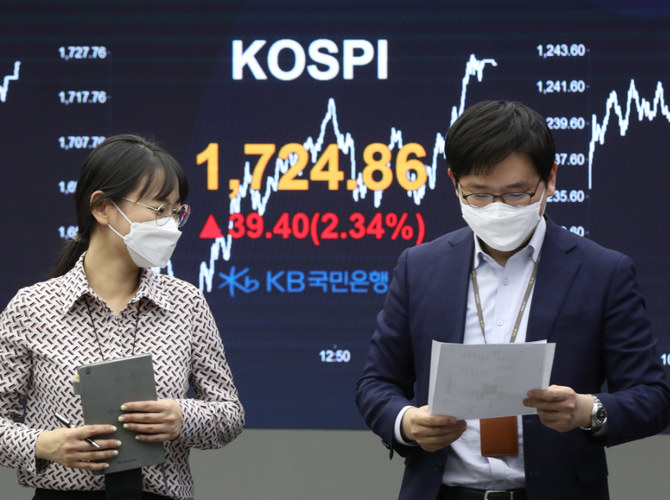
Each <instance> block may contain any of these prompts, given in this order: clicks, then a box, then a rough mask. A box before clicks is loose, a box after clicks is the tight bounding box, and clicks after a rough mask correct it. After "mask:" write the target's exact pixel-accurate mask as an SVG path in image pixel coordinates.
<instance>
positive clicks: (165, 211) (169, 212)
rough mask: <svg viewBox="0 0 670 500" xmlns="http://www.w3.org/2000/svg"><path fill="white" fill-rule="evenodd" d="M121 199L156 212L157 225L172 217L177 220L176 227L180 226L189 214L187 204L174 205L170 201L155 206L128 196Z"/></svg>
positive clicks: (189, 208)
mask: <svg viewBox="0 0 670 500" xmlns="http://www.w3.org/2000/svg"><path fill="white" fill-rule="evenodd" d="M121 199H122V200H126V201H129V202H131V203H135V204H136V205H140V206H141V207H144V208H148V209H149V210H153V211H154V212H155V213H156V224H158V225H159V226H163V225H165V224H166V223H167V221H168V218H169V217H172V218H173V219H174V220H175V221H176V222H177V227H182V226H183V225H184V224H186V221H187V220H188V216H189V215H191V206H190V205H187V204H183V205H180V206H175V205H173V204H172V203H163V204H162V205H161V206H160V207H158V208H156V207H152V206H149V205H145V204H144V203H140V202H139V201H136V200H130V199H128V198H121Z"/></svg>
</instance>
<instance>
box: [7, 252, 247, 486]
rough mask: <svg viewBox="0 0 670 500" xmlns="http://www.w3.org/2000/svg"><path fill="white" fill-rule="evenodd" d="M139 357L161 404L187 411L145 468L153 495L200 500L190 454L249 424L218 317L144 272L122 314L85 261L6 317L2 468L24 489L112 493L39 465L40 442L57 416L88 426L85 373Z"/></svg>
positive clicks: (174, 285) (195, 293)
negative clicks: (150, 367) (81, 378)
mask: <svg viewBox="0 0 670 500" xmlns="http://www.w3.org/2000/svg"><path fill="white" fill-rule="evenodd" d="M138 315H139V316H138ZM133 353H134V354H144V353H151V354H152V358H153V364H154V375H155V379H156V391H157V395H158V399H163V398H170V399H175V400H177V401H178V402H179V404H180V405H181V407H182V410H183V414H184V423H183V428H182V430H181V434H180V435H179V437H178V438H176V439H175V440H173V441H169V442H166V443H164V445H165V455H166V461H165V462H164V463H163V464H159V465H153V466H149V467H145V468H144V469H143V481H144V485H143V487H144V490H145V491H150V492H153V493H157V494H159V495H166V496H169V497H173V498H176V499H190V498H193V495H194V493H193V479H192V476H191V472H190V468H189V464H188V454H189V448H190V447H196V448H200V449H211V448H220V447H222V446H224V445H225V444H226V443H228V442H230V441H232V440H233V439H235V437H237V436H238V435H239V434H240V432H242V429H243V427H244V409H243V408H242V405H241V404H240V401H239V399H238V395H237V389H236V388H235V385H234V383H233V377H232V375H231V372H230V368H229V367H228V363H227V362H226V358H225V354H224V349H223V344H222V342H221V337H220V336H219V332H218V330H217V328H216V324H215V323H214V318H213V317H212V313H211V311H210V309H209V307H208V306H207V303H206V301H205V298H204V296H203V295H202V293H201V292H200V291H199V290H198V289H197V288H195V287H194V286H193V285H191V284H189V283H186V282H184V281H181V280H179V279H176V278H173V277H171V276H166V275H161V274H155V273H153V272H152V271H151V270H143V271H142V274H141V277H140V283H139V288H138V290H137V293H136V295H135V297H134V298H133V299H132V300H131V301H130V302H129V303H128V305H127V306H126V308H125V309H124V310H123V311H122V312H121V313H120V314H119V315H118V316H115V315H114V314H113V312H112V311H111V309H109V307H107V305H106V304H105V303H104V302H103V301H102V300H101V299H100V298H99V297H98V296H97V295H96V294H95V292H94V291H93V290H92V289H91V287H90V286H89V284H88V281H87V280H86V274H85V272H84V266H83V256H82V257H81V258H80V259H79V261H78V263H77V264H76V266H75V267H74V268H73V269H72V270H71V271H70V272H68V273H67V274H65V275H63V276H60V277H58V278H54V279H51V280H49V281H46V282H42V283H37V284H35V285H33V286H30V287H27V288H24V289H22V290H20V291H19V292H18V294H17V295H16V296H15V297H14V298H13V299H12V300H11V302H10V303H9V305H8V306H7V308H6V309H5V310H4V311H3V313H2V315H1V316H0V466H5V467H12V468H14V469H16V470H17V476H18V482H19V484H21V485H23V486H29V487H37V488H47V489H53V490H68V489H74V490H101V489H103V487H104V478H103V476H101V475H99V476H98V475H93V474H92V473H91V471H86V470H82V469H74V468H69V467H64V466H62V465H59V464H57V463H55V462H49V461H46V460H37V459H36V458H35V442H36V440H37V436H38V435H39V433H40V432H41V431H42V430H45V429H55V428H58V427H62V425H61V424H59V423H58V421H57V420H56V419H55V417H54V414H55V413H60V414H61V415H63V416H65V417H66V418H68V419H69V420H70V422H72V423H73V424H74V425H75V426H80V425H83V423H84V422H83V417H82V412H81V401H80V399H79V396H77V395H76V394H75V393H74V391H73V388H72V379H73V376H74V374H75V371H76V369H77V367H78V366H80V365H83V364H88V363H94V362H98V361H101V360H102V359H103V354H104V358H105V359H114V358H119V357H125V356H129V355H131V354H133ZM189 388H191V389H192V391H193V398H190V397H189ZM24 403H25V409H24ZM22 415H23V419H21V416H22ZM122 447H123V445H122Z"/></svg>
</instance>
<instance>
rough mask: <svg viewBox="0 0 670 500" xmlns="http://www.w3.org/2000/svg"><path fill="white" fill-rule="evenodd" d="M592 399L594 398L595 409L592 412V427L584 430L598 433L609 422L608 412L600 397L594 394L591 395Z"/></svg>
mask: <svg viewBox="0 0 670 500" xmlns="http://www.w3.org/2000/svg"><path fill="white" fill-rule="evenodd" d="M591 397H592V398H593V409H592V410H591V426H590V427H582V429H584V430H585V431H591V432H596V431H598V430H599V429H600V428H601V427H602V426H603V425H605V422H607V410H606V409H605V406H604V405H603V403H602V401H600V399H599V398H598V396H594V395H593V394H591Z"/></svg>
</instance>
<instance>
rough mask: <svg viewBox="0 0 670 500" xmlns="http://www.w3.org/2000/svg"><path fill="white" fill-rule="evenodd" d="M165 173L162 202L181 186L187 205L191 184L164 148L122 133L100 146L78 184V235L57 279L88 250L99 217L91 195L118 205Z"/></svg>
mask: <svg viewBox="0 0 670 500" xmlns="http://www.w3.org/2000/svg"><path fill="white" fill-rule="evenodd" d="M161 173H162V174H163V176H164V181H163V187H162V188H161V190H160V192H159V193H158V195H157V198H158V199H163V198H166V197H167V196H168V195H169V194H170V193H171V192H172V190H173V189H174V188H175V186H177V185H178V186H179V201H180V202H184V201H185V200H186V196H187V194H188V182H187V180H186V176H185V174H184V171H183V170H182V168H181V165H179V162H177V160H175V159H174V158H173V157H172V156H171V155H170V154H169V153H167V152H166V151H165V150H164V149H163V148H161V147H160V146H158V145H157V144H154V143H152V142H149V141H147V140H146V139H143V138H142V137H139V136H137V135H131V134H122V135H115V136H112V137H108V138H107V139H105V141H103V142H102V143H101V144H100V145H98V146H97V147H96V148H95V149H94V150H93V151H92V152H91V154H90V155H89V156H88V158H87V159H86V161H85V162H84V166H83V167H82V169H81V173H80V175H79V181H78V182H77V191H76V193H75V196H74V197H75V203H76V208H77V224H78V226H79V230H78V231H77V235H76V236H75V237H74V238H73V239H72V240H70V241H68V242H66V243H65V245H63V248H62V250H61V253H60V256H59V258H58V261H57V262H56V266H55V267H54V270H53V272H52V275H53V276H61V275H63V274H65V273H67V272H68V271H69V270H70V269H72V268H73V267H74V265H75V264H76V263H77V260H78V259H79V257H80V256H81V254H82V253H84V251H85V250H86V249H87V248H88V244H89V240H90V237H91V233H92V231H93V228H94V227H95V225H96V221H95V218H94V217H93V215H92V214H91V208H92V206H93V205H91V203H90V200H91V195H92V194H93V193H94V192H95V191H102V192H103V193H104V194H103V195H102V196H100V197H98V198H97V199H96V201H95V202H94V204H98V203H101V202H102V201H104V200H111V201H113V202H118V201H119V200H120V199H121V198H123V197H124V196H126V195H127V194H128V193H130V192H131V191H133V190H134V189H137V187H138V186H139V185H140V183H144V184H143V187H142V190H141V192H140V195H139V197H140V198H141V197H142V196H144V195H145V194H146V192H147V190H148V189H149V188H150V187H151V184H152V182H153V180H154V179H155V178H156V175H157V174H161Z"/></svg>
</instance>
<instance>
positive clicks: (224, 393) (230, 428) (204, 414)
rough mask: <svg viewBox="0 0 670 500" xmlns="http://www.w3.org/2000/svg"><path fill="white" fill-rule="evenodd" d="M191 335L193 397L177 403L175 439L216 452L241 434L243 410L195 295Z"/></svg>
mask: <svg viewBox="0 0 670 500" xmlns="http://www.w3.org/2000/svg"><path fill="white" fill-rule="evenodd" d="M191 334H192V342H193V345H192V348H191V380H190V383H191V387H192V388H193V392H194V397H193V398H192V399H180V400H179V403H180V405H181V407H182V410H183V413H184V422H183V427H182V431H181V434H180V436H179V437H178V438H177V439H178V440H179V441H181V442H182V443H183V444H186V445H187V446H192V447H195V448H201V449H211V448H220V447H222V446H224V445H225V444H227V443H229V442H230V441H232V440H233V439H235V438H236V437H237V436H238V435H239V434H240V433H241V432H242V429H243V428H244V408H242V404H241V403H240V400H239V398H238V394H237V389H236V387H235V384H234V382H233V376H232V373H231V371H230V367H229V366H228V362H227V361H226V355H225V351H224V348H223V342H222V341H221V336H220V335H219V331H218V329H217V327H216V323H215V322H214V318H213V316H212V312H211V311H210V309H209V306H208V305H207V302H206V301H205V297H204V296H203V295H202V293H201V292H199V291H198V295H197V298H196V300H195V303H194V312H193V323H192V332H191Z"/></svg>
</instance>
